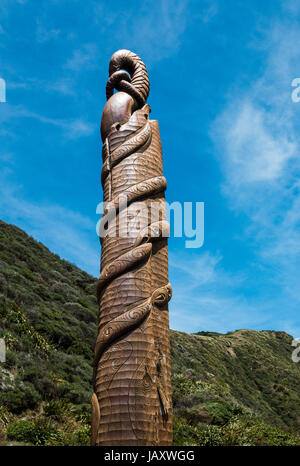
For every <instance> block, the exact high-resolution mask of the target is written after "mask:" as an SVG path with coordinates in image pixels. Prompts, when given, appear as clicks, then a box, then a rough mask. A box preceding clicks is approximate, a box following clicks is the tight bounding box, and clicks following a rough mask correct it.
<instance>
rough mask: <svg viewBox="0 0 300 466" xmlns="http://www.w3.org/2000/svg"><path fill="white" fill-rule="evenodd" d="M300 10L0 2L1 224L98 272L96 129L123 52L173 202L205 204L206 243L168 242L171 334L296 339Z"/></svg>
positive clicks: (174, 2)
mask: <svg viewBox="0 0 300 466" xmlns="http://www.w3.org/2000/svg"><path fill="white" fill-rule="evenodd" d="M299 17H300V2H298V1H278V0H272V1H271V0H270V1H269V0H264V1H263V2H262V1H261V0H260V1H256V0H243V1H238V0H235V1H232V0H227V1H226V2H224V1H221V0H220V1H218V0H213V1H208V0H197V1H196V0H191V1H188V0H154V1H148V0H144V1H131V2H125V1H118V0H116V1H115V2H102V1H94V0H85V1H82V0H72V1H71V0H47V1H45V0H16V1H14V0H1V3H0V77H1V78H3V79H5V80H6V83H7V102H6V103H1V104H0V122H1V126H0V138H1V139H0V140H1V145H0V167H1V169H0V218H1V219H3V220H5V221H7V222H10V223H13V224H16V225H18V226H19V227H21V228H23V229H24V230H25V231H26V232H28V233H29V234H31V235H32V236H34V237H35V238H36V239H38V240H40V241H42V242H43V243H44V244H46V245H47V246H48V247H49V248H50V249H51V250H52V251H54V252H56V253H58V254H59V255H60V256H61V257H64V258H66V259H68V260H70V261H71V262H73V263H74V264H76V265H78V266H79V267H81V268H83V269H84V270H86V271H88V272H90V273H92V274H93V275H95V276H97V275H98V270H99V259H100V246H99V241H98V237H97V236H96V233H95V225H96V222H97V220H98V216H97V215H96V206H97V204H98V202H99V201H100V200H101V199H102V191H101V184H100V172H101V157H100V150H101V141H100V135H99V124H100V118H101V112H102V108H103V106H104V104H105V84H106V80H107V73H108V71H107V70H108V63H109V59H110V56H111V55H112V54H113V52H114V51H116V50H118V49H120V48H127V49H130V50H132V51H134V52H136V53H137V54H138V55H140V56H141V58H142V59H143V60H144V62H145V63H146V65H147V68H148V71H149V76H150V82H151V90H150V97H149V100H148V102H149V104H150V105H151V108H152V118H155V119H158V120H159V124H160V131H161V137H162V143H163V150H164V170H165V176H166V178H167V181H168V189H167V200H168V201H169V202H173V201H180V202H183V201H203V202H205V243H204V245H203V247H202V248H200V249H185V247H184V245H185V239H180V238H176V239H174V238H173V239H172V238H171V239H170V242H169V252H170V281H171V283H172V285H173V292H174V295H173V298H172V301H171V303H170V318H171V327H172V328H174V329H177V330H183V331H191V332H195V331H198V330H211V331H220V332H226V331H231V330H235V329H238V328H252V329H256V330H260V329H275V330H285V331H287V332H289V333H291V334H293V335H294V336H295V337H299V336H300V324H299V303H300V287H299V275H300V270H299V268H300V266H299V264H300V261H299V259H300V237H299V236H300V228H299V225H300V223H299V221H300V182H299V171H300V161H299V160H300V159H299V148H298V140H299V123H300V118H299V112H300V102H299V103H295V102H292V100H291V92H292V90H293V89H292V87H291V82H292V80H293V79H294V78H297V77H299V76H300V61H299V59H300V49H299V43H300V31H299ZM297 136H298V137H297Z"/></svg>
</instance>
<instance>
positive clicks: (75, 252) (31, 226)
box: [0, 170, 100, 276]
mask: <svg viewBox="0 0 300 466" xmlns="http://www.w3.org/2000/svg"><path fill="white" fill-rule="evenodd" d="M0 182H1V184H0V192H1V195H0V217H1V219H2V220H4V221H6V222H9V223H13V224H16V225H17V226H19V227H20V228H22V229H24V230H25V231H26V233H28V234H30V235H31V236H33V237H34V238H35V239H37V240H39V241H41V242H42V243H43V244H45V245H46V246H47V247H48V248H49V249H50V250H52V251H53V252H55V253H56V254H59V255H60V256H61V257H63V258H65V259H67V260H70V261H72V262H73V263H74V264H75V265H77V266H78V267H80V268H82V269H84V270H86V271H87V272H89V273H91V274H94V275H95V276H97V275H98V270H99V260H100V254H99V253H100V250H99V242H98V238H97V237H96V229H95V224H94V222H93V221H92V220H91V219H90V218H88V217H86V216H84V215H82V214H80V213H78V212H76V211H72V210H70V209H67V208H65V207H63V206H60V205H53V204H42V203H39V204H37V203H34V202H31V201H27V200H25V199H24V198H23V197H22V192H21V187H20V186H16V185H14V184H13V183H11V181H10V180H9V178H8V176H7V170H1V178H0ZM91 232H95V238H96V241H95V242H94V243H92V242H91V239H90V238H91ZM97 244H98V247H97Z"/></svg>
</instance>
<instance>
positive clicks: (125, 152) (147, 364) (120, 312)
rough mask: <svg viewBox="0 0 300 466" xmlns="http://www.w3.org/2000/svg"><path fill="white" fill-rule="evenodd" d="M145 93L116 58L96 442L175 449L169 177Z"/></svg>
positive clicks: (137, 72)
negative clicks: (168, 219) (167, 201)
mask: <svg viewBox="0 0 300 466" xmlns="http://www.w3.org/2000/svg"><path fill="white" fill-rule="evenodd" d="M114 89H116V90H117V91H119V92H117V93H114ZM148 93H149V79H148V74H147V70H146V67H145V65H144V63H143V62H142V60H141V59H140V58H139V57H138V56H137V55H135V54H134V53H132V52H130V51H128V50H119V51H118V52H116V53H115V54H114V55H113V56H112V58H111V60H110V64H109V79H108V82H107V86H106V96H107V99H108V100H107V103H106V105H105V108H104V111H103V115H102V121H101V136H102V141H103V150H102V157H103V168H102V176H101V179H102V186H103V192H104V203H105V210H104V214H103V217H102V219H101V223H100V238H101V245H102V248H101V274H100V278H99V282H98V300H99V309H100V316H99V334H98V338H97V342H96V347H95V360H94V381H93V383H94V394H93V397H92V439H91V443H92V445H99V446H100V445H101V446H102V445H120V446H122V445H123V446H124V445H158V446H159V445H172V398H171V371H170V342H169V315H168V302H169V300H170V298H171V293H172V289H171V285H170V284H169V281H168V246H167V237H168V236H169V225H168V222H167V221H166V206H165V196H164V192H165V189H166V180H165V178H164V177H163V166H162V150H161V142H160V135H159V128H158V123H157V121H155V120H149V112H150V107H149V106H148V105H147V104H146V101H147V97H148ZM101 232H102V234H101ZM103 232H105V233H103Z"/></svg>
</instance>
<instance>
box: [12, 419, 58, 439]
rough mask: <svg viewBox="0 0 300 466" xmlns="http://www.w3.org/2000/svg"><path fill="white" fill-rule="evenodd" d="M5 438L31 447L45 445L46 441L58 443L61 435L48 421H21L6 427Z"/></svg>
mask: <svg viewBox="0 0 300 466" xmlns="http://www.w3.org/2000/svg"><path fill="white" fill-rule="evenodd" d="M7 438H8V439H10V440H17V441H19V442H26V443H30V444H32V445H45V444H46V443H47V442H48V441H59V439H60V438H61V434H60V433H59V432H58V430H57V428H56V426H54V425H53V424H52V423H51V422H50V421H48V420H45V419H41V420H39V421H37V422H33V421H29V420H21V421H18V422H16V423H14V424H10V425H9V426H8V429H7Z"/></svg>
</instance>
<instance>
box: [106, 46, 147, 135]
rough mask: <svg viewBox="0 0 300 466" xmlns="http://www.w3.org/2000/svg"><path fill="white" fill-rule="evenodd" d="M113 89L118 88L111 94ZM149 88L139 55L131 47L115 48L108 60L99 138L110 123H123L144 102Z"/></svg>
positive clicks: (143, 65)
mask: <svg viewBox="0 0 300 466" xmlns="http://www.w3.org/2000/svg"><path fill="white" fill-rule="evenodd" d="M114 89H116V90H117V91H119V92H117V93H116V94H114ZM149 89H150V84H149V77H148V73H147V69H146V66H145V64H144V63H143V61H142V60H141V59H140V57H139V56H138V55H136V54H135V53H133V52H130V50H118V51H117V52H115V53H114V54H113V56H112V57H111V59H110V62H109V78H108V81H107V84H106V98H107V103H106V105H105V107H104V110H103V114H102V120H101V137H102V141H104V140H105V139H106V137H107V136H108V134H109V132H110V131H111V129H112V127H113V125H115V124H116V123H119V124H123V123H125V122H126V121H128V119H129V118H130V116H131V115H132V113H133V112H134V111H135V110H137V109H139V108H142V107H143V106H144V105H145V104H146V102H147V98H148V94H149Z"/></svg>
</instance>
